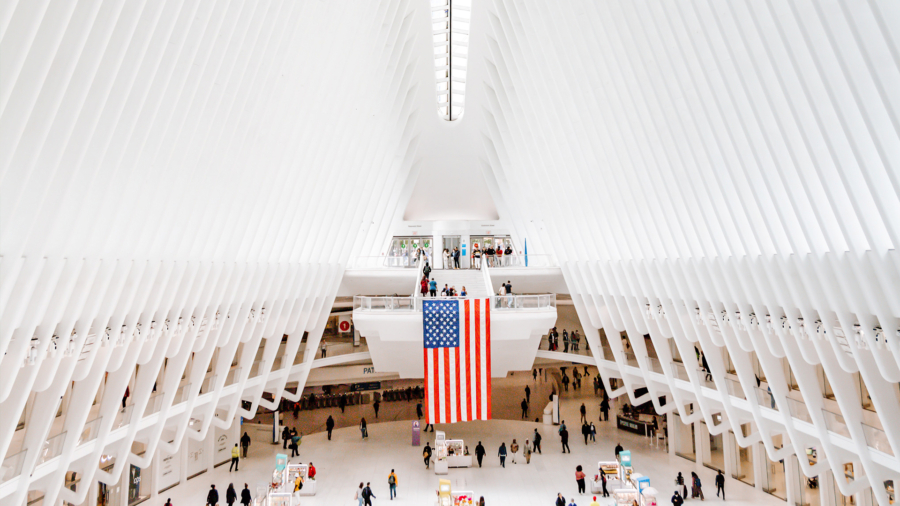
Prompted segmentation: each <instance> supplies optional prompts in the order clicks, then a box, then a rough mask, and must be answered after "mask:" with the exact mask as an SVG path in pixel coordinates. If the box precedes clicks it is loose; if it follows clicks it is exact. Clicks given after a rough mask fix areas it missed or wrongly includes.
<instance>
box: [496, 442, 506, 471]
mask: <svg viewBox="0 0 900 506" xmlns="http://www.w3.org/2000/svg"><path fill="white" fill-rule="evenodd" d="M497 456H498V457H500V467H506V443H500V449H499V450H498V451H497Z"/></svg>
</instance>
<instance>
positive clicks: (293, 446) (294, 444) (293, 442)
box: [291, 431, 303, 458]
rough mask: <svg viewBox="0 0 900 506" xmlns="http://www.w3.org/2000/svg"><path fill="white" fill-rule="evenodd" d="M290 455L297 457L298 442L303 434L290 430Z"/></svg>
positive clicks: (298, 452) (298, 451)
mask: <svg viewBox="0 0 900 506" xmlns="http://www.w3.org/2000/svg"><path fill="white" fill-rule="evenodd" d="M291 434H292V436H291V457H292V458H293V457H297V456H298V455H300V443H301V441H303V435H302V434H297V433H296V432H294V431H292V432H291Z"/></svg>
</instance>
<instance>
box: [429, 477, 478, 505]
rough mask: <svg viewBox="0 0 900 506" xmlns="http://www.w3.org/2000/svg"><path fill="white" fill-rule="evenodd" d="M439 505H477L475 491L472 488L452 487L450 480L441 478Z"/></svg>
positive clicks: (438, 491) (439, 482) (438, 493)
mask: <svg viewBox="0 0 900 506" xmlns="http://www.w3.org/2000/svg"><path fill="white" fill-rule="evenodd" d="M436 492H437V496H438V501H437V506H475V492H472V491H471V490H458V491H456V492H454V491H452V490H451V489H450V480H445V479H443V478H441V479H440V480H439V481H438V489H437V491H436Z"/></svg>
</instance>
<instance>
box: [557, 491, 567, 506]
mask: <svg viewBox="0 0 900 506" xmlns="http://www.w3.org/2000/svg"><path fill="white" fill-rule="evenodd" d="M556 506H566V498H565V497H563V495H562V494H556Z"/></svg>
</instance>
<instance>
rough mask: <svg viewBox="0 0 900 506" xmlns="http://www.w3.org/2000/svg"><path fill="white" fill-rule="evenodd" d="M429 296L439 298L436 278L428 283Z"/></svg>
mask: <svg viewBox="0 0 900 506" xmlns="http://www.w3.org/2000/svg"><path fill="white" fill-rule="evenodd" d="M428 295H431V296H432V297H437V281H435V280H434V278H431V281H429V282H428Z"/></svg>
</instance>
